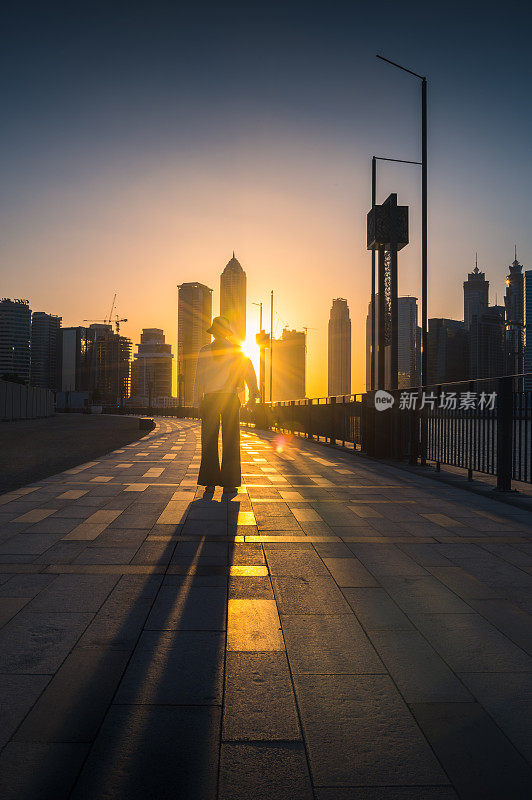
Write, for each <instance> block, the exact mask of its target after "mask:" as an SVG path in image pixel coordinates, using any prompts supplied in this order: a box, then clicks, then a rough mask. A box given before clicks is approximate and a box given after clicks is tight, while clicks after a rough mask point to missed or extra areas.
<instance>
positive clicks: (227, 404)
mask: <svg viewBox="0 0 532 800" xmlns="http://www.w3.org/2000/svg"><path fill="white" fill-rule="evenodd" d="M221 479H222V486H226V487H231V486H240V484H241V482H242V475H241V471H240V400H239V399H238V397H237V395H236V394H228V395H226V396H225V400H224V403H223V406H222V469H221Z"/></svg>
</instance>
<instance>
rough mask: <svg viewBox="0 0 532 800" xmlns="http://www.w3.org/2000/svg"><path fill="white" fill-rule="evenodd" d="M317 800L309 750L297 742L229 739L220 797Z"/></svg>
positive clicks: (223, 751)
mask: <svg viewBox="0 0 532 800" xmlns="http://www.w3.org/2000/svg"><path fill="white" fill-rule="evenodd" d="M264 798H268V800H286V799H287V798H290V800H313V798H314V794H313V791H312V787H311V783H310V777H309V772H308V766H307V760H306V757H305V750H304V747H303V745H302V744H299V743H297V742H252V743H251V742H250V743H248V742H239V743H233V742H225V743H223V744H222V748H221V756H220V794H219V800H264Z"/></svg>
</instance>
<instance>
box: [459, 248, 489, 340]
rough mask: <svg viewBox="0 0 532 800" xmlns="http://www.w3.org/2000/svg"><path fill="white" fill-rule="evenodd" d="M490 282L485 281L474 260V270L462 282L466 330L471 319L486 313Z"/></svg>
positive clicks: (469, 325)
mask: <svg viewBox="0 0 532 800" xmlns="http://www.w3.org/2000/svg"><path fill="white" fill-rule="evenodd" d="M489 288H490V282H489V281H487V280H486V276H485V274H484V273H483V272H480V270H479V268H478V262H477V259H476V258H475V269H474V270H473V272H470V273H469V274H468V276H467V281H464V322H465V324H466V328H468V329H469V328H470V327H471V322H472V321H473V317H474V316H477V317H479V316H480V315H481V314H483V313H484V311H486V309H487V308H488V303H489Z"/></svg>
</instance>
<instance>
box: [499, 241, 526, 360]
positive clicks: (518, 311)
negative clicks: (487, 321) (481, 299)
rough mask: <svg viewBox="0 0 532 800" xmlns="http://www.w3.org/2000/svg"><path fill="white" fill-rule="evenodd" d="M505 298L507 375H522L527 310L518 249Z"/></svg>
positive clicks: (523, 277) (507, 280) (515, 248)
mask: <svg viewBox="0 0 532 800" xmlns="http://www.w3.org/2000/svg"><path fill="white" fill-rule="evenodd" d="M509 270H510V272H509V274H508V277H507V278H506V294H505V296H504V317H505V319H504V342H505V350H506V374H507V375H520V374H521V373H522V372H523V366H524V365H523V358H524V344H525V336H524V330H525V309H524V281H525V276H524V275H523V265H522V264H520V263H519V261H518V260H517V247H514V260H513V263H512V264H510V266H509Z"/></svg>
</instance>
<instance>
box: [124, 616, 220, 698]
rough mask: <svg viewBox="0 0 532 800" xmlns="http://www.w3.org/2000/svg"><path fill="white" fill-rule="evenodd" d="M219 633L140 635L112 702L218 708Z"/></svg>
mask: <svg viewBox="0 0 532 800" xmlns="http://www.w3.org/2000/svg"><path fill="white" fill-rule="evenodd" d="M223 661H224V635H223V634H222V633H217V632H213V631H172V632H171V633H168V632H166V631H149V630H148V631H144V633H142V635H141V637H140V639H139V642H138V645H137V647H136V648H135V651H134V652H133V655H132V657H131V661H130V662H129V665H128V668H127V670H126V672H125V674H124V677H123V679H122V682H121V684H120V687H119V689H118V692H117V694H116V699H115V702H116V703H120V704H142V705H144V704H147V705H220V704H221V698H222V679H223V675H222V671H223Z"/></svg>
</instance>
